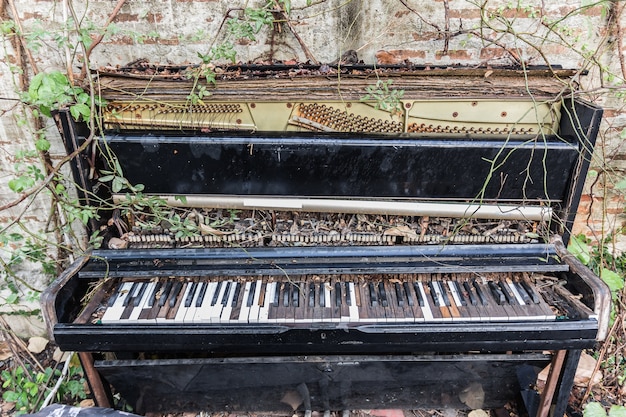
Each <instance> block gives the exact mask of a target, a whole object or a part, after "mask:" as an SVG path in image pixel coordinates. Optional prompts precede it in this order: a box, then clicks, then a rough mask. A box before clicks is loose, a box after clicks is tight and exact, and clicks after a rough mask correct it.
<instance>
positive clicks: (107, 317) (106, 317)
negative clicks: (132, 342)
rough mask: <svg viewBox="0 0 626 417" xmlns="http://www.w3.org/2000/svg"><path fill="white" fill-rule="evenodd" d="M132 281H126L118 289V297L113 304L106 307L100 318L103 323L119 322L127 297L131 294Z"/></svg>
mask: <svg viewBox="0 0 626 417" xmlns="http://www.w3.org/2000/svg"><path fill="white" fill-rule="evenodd" d="M132 286H133V283H132V282H124V283H123V284H122V285H121V287H120V289H119V290H118V295H117V298H116V299H115V302H114V303H113V305H112V306H111V307H109V308H107V309H106V311H105V312H104V314H103V315H102V318H101V319H100V322H101V323H118V322H119V320H120V317H122V313H124V310H125V309H126V307H125V306H124V301H126V298H127V297H129V296H130V294H129V293H130V289H131V288H132Z"/></svg>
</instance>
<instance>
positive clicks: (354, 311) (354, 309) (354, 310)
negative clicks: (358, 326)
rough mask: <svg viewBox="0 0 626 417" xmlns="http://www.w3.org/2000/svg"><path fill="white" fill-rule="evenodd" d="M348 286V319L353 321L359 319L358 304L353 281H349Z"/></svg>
mask: <svg viewBox="0 0 626 417" xmlns="http://www.w3.org/2000/svg"><path fill="white" fill-rule="evenodd" d="M348 287H349V288H350V306H349V307H348V310H349V312H350V321H351V322H353V323H354V322H358V321H359V306H357V305H356V295H355V293H354V291H356V290H355V288H354V282H350V283H349V284H348Z"/></svg>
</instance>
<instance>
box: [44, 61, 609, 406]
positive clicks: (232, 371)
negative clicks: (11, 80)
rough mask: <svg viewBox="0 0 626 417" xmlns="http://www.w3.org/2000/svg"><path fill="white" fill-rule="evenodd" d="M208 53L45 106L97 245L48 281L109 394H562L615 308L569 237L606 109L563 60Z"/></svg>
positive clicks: (70, 334) (450, 401)
mask: <svg viewBox="0 0 626 417" xmlns="http://www.w3.org/2000/svg"><path fill="white" fill-rule="evenodd" d="M215 70H216V75H217V83H216V84H207V83H206V82H205V81H204V80H203V79H201V78H196V79H195V80H194V79H193V77H192V79H189V77H187V76H186V75H185V74H186V72H188V71H192V74H193V71H194V68H188V67H180V68H178V67H167V68H159V67H146V66H144V67H143V68H142V69H140V70H138V69H137V68H121V69H117V70H115V71H106V70H103V71H100V72H99V73H98V74H97V79H96V81H97V83H96V84H97V88H98V91H99V92H100V94H101V96H102V98H103V99H104V100H106V103H105V104H103V105H102V107H101V108H100V112H101V114H100V118H99V119H98V122H99V123H98V127H97V129H95V130H93V131H90V130H89V129H88V128H87V126H85V125H84V124H82V123H76V122H75V121H74V120H73V119H72V118H71V116H70V115H69V113H68V112H64V111H60V112H58V113H57V114H56V115H55V119H56V121H57V124H58V126H59V129H60V131H61V133H62V137H63V140H64V143H65V146H66V148H67V152H68V153H69V154H71V153H75V154H76V157H75V158H74V159H73V164H72V169H73V175H74V179H75V181H76V183H77V190H78V195H79V198H80V199H81V202H82V203H83V204H85V205H88V206H93V207H94V208H96V209H97V210H99V211H98V213H99V214H100V218H101V221H100V222H92V223H90V224H89V225H88V229H89V230H88V232H89V233H93V232H98V237H99V239H100V245H101V246H100V247H99V248H98V249H94V250H93V251H91V252H90V253H88V254H86V255H85V256H83V257H82V258H80V259H78V260H77V261H76V262H74V263H73V264H72V265H71V266H69V268H68V269H67V270H66V271H65V272H64V273H63V274H62V275H60V276H59V277H58V279H57V280H56V281H55V282H54V283H53V284H52V285H51V286H50V287H49V288H48V290H47V291H46V292H45V294H44V295H43V298H42V301H43V306H44V312H45V315H46V318H47V321H48V324H49V329H50V332H51V334H52V335H53V337H54V339H55V341H56V343H57V344H58V345H59V346H60V347H61V348H62V349H64V350H68V351H78V352H79V354H80V358H81V361H82V364H83V366H84V368H85V371H86V374H87V376H88V380H89V383H90V385H91V388H92V391H93V393H94V396H95V398H96V401H97V403H98V404H99V405H104V406H110V405H111V404H112V392H116V393H118V394H119V395H121V397H122V398H123V399H124V401H125V402H126V403H127V404H129V405H131V406H132V407H133V409H134V410H135V411H137V412H141V413H143V412H158V411H169V412H171V411H194V410H195V411H197V410H208V411H215V410H231V411H245V410H254V411H284V412H286V413H291V412H294V411H298V412H305V413H309V412H310V411H312V410H321V411H324V410H350V409H354V408H368V409H369V408H392V407H393V408H397V407H405V408H426V407H427V408H441V407H455V408H462V409H475V408H489V407H502V406H503V405H504V404H505V403H506V402H508V401H511V400H512V399H516V398H522V401H521V402H520V404H523V405H524V406H525V407H526V408H527V410H528V412H529V414H530V415H531V416H535V415H537V416H544V415H547V414H548V412H549V411H550V410H551V409H552V412H553V413H554V415H556V416H561V415H563V412H564V411H565V407H566V405H567V400H568V395H569V392H570V390H571V388H572V383H573V376H574V372H575V369H576V365H577V363H578V360H579V357H580V354H581V351H582V350H583V349H587V348H592V347H593V346H594V345H595V344H596V343H597V341H599V340H602V339H603V338H604V337H605V335H606V331H607V323H608V317H609V316H608V315H609V310H610V293H609V291H608V289H607V288H606V286H605V285H604V284H603V283H602V281H601V280H600V279H599V278H598V277H597V276H595V275H594V274H592V273H591V272H590V271H589V270H588V269H586V268H585V267H584V266H583V265H582V264H580V263H579V262H578V261H577V260H576V258H575V257H573V256H572V255H571V254H569V253H568V252H567V250H566V248H565V245H566V244H567V241H568V239H569V235H570V231H571V228H572V225H573V221H574V217H575V215H576V210H577V207H578V203H579V199H580V195H581V190H582V187H583V181H584V179H585V176H586V172H587V169H588V166H589V161H590V158H591V154H592V150H593V146H594V142H595V138H596V135H597V132H598V128H599V123H600V119H601V115H602V111H601V109H599V108H597V107H595V106H594V105H591V104H590V103H587V102H584V101H582V100H580V99H578V98H577V96H576V92H575V91H572V90H571V89H570V88H569V87H568V85H569V84H568V80H569V79H568V77H569V76H571V75H572V74H573V72H571V71H567V70H557V71H556V73H555V72H554V71H547V70H546V69H541V68H534V69H528V70H526V71H517V70H512V69H495V70H494V69H490V70H482V69H438V68H418V67H378V68H374V67H369V66H366V65H354V66H347V67H338V68H332V67H316V66H307V65H297V66H284V65H282V66H281V65H274V66H262V65H243V66H241V65H240V66H236V67H229V68H221V69H220V68H216V69H215ZM379 80H388V81H391V82H388V81H385V83H386V84H384V87H385V89H386V90H387V91H388V94H387V95H385V94H381V95H379V97H378V98H372V95H371V94H370V95H369V96H368V95H367V93H368V86H370V87H371V86H376V85H378V88H379V89H380V90H381V91H383V93H384V91H385V89H383V87H381V84H380V83H378V84H377V81H379ZM198 88H202V90H199V89H198ZM198 91H203V92H204V93H203V94H202V95H198V94H197V92H198ZM369 92H370V93H371V92H372V89H371V88H370V90H369ZM392 93H393V94H392ZM122 176H123V178H125V180H122V179H121V178H122ZM139 184H140V185H139ZM550 363H551V364H552V368H553V372H552V373H551V374H550V377H549V378H548V381H547V383H546V385H545V387H540V386H537V384H536V376H537V372H538V370H540V369H541V368H543V367H544V366H546V365H547V364H550Z"/></svg>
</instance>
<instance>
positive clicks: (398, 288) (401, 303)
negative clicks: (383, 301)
mask: <svg viewBox="0 0 626 417" xmlns="http://www.w3.org/2000/svg"><path fill="white" fill-rule="evenodd" d="M393 286H394V288H395V290H396V300H398V306H400V307H404V294H403V290H402V286H401V285H400V283H399V282H394V283H393Z"/></svg>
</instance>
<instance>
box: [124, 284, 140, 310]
mask: <svg viewBox="0 0 626 417" xmlns="http://www.w3.org/2000/svg"><path fill="white" fill-rule="evenodd" d="M138 286H139V283H138V282H133V285H132V286H131V287H130V290H128V295H127V296H126V298H125V299H124V303H122V305H123V306H124V307H126V306H127V305H128V304H130V301H131V299H132V298H133V297H134V296H135V291H136V290H137V287H138Z"/></svg>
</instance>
